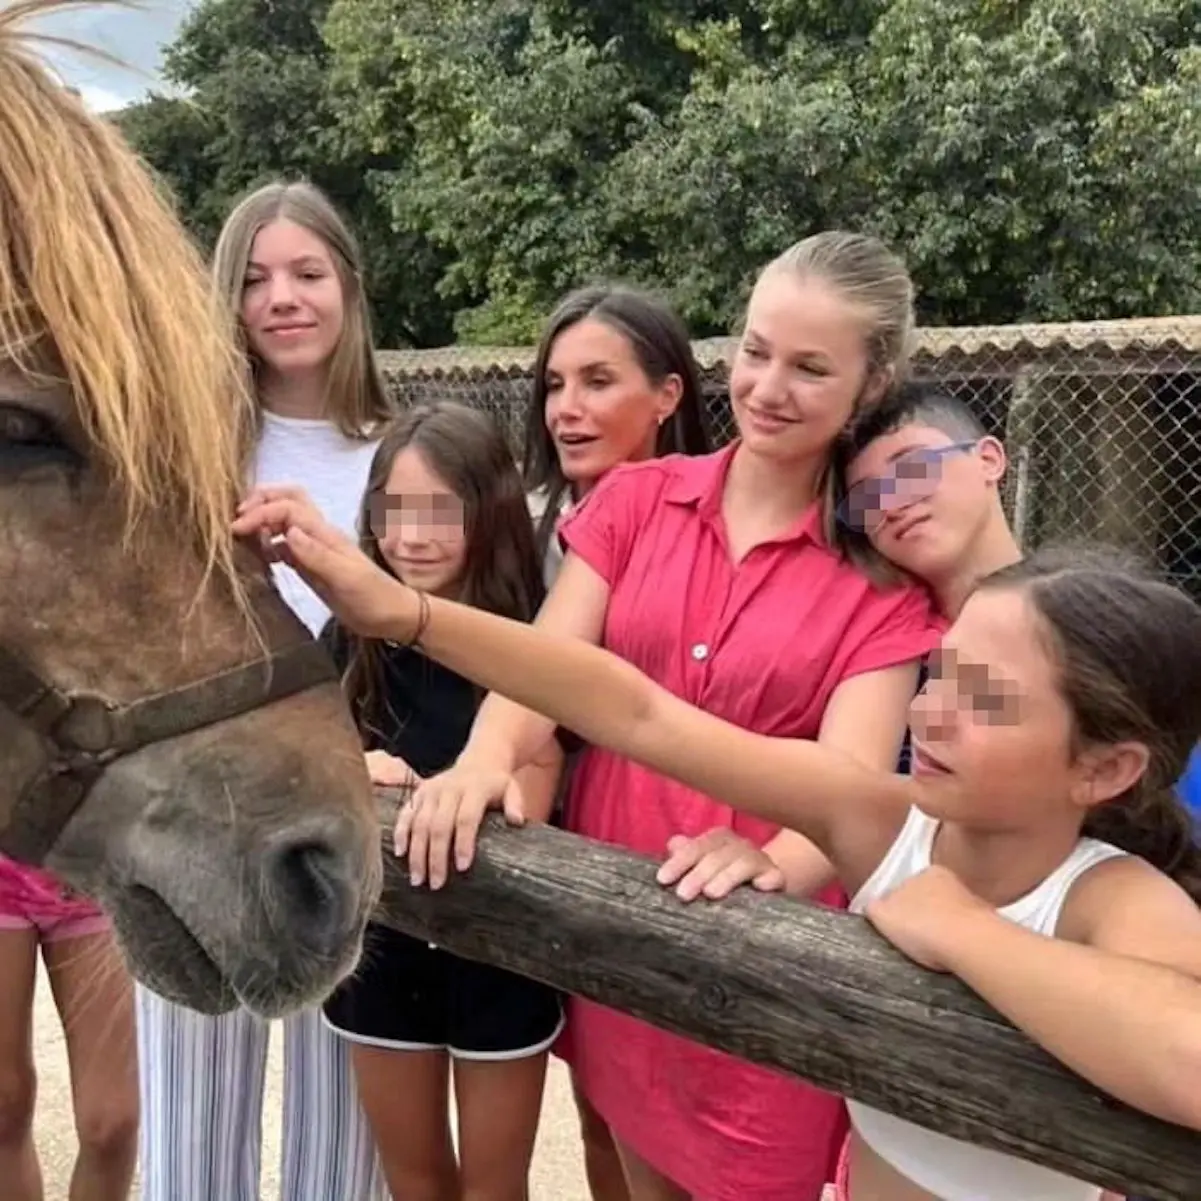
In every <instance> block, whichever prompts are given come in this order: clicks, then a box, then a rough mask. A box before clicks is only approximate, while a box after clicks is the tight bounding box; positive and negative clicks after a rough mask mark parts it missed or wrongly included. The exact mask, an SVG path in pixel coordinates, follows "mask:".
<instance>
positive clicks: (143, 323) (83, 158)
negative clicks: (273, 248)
mask: <svg viewBox="0 0 1201 1201" xmlns="http://www.w3.org/2000/svg"><path fill="white" fill-rule="evenodd" d="M92 2H93V3H96V2H98V3H101V4H108V5H111V6H113V7H131V6H130V5H128V4H122V3H121V0H92ZM82 6H83V5H82V4H81V0H0V355H3V356H5V357H7V358H9V359H10V360H11V361H12V363H13V364H14V366H15V367H16V368H17V370H19V371H20V372H21V373H22V374H24V375H26V376H28V377H29V378H36V379H40V380H45V378H46V375H47V373H50V374H53V375H54V376H55V377H56V378H58V379H61V380H64V381H65V382H66V384H67V385H68V386H69V387H70V389H71V392H72V395H73V399H74V404H75V408H76V412H77V414H78V417H79V420H80V422H81V424H82V426H83V428H84V431H85V433H86V434H87V436H88V438H89V439H90V441H91V444H92V447H93V450H94V452H95V453H96V454H97V455H98V456H99V457H100V459H101V460H102V461H104V462H105V463H106V464H107V467H108V469H109V471H110V473H111V475H112V478H113V479H114V481H115V483H116V484H117V486H118V488H119V490H120V492H121V494H122V497H123V501H124V506H125V530H126V539H127V547H128V548H129V549H131V550H133V551H134V552H135V553H136V551H137V548H138V545H139V543H140V540H139V539H138V538H137V537H136V535H137V534H138V533H139V531H140V530H142V529H144V528H145V525H144V523H145V519H146V518H147V517H149V516H151V515H154V516H157V517H158V518H159V519H160V520H161V518H162V517H163V516H164V514H165V513H166V514H171V515H173V516H175V517H176V518H177V519H178V521H179V522H180V523H181V528H182V529H185V530H189V531H192V533H193V535H194V537H195V539H196V541H197V549H198V551H199V554H200V556H201V559H202V562H203V564H204V569H205V571H204V580H205V584H207V583H208V582H209V581H210V580H211V579H214V578H217V579H223V580H224V582H226V583H227V584H228V585H229V586H230V587H231V588H232V590H233V593H234V595H235V597H237V598H238V599H239V601H240V602H242V603H244V602H245V593H244V590H243V587H242V584H241V583H240V582H239V576H238V572H237V570H236V568H235V564H234V540H233V538H232V536H231V534H230V529H229V523H230V520H231V517H232V514H233V508H234V505H235V503H236V498H237V497H238V495H239V494H240V493H241V491H242V489H243V482H244V481H243V464H244V462H245V457H246V452H247V448H248V443H247V438H248V436H249V433H248V431H250V430H252V429H253V405H252V401H251V397H250V394H249V391H248V387H247V382H246V371H245V362H244V358H243V356H242V355H241V354H240V352H239V350H238V344H237V341H236V339H235V336H234V319H233V315H232V314H230V313H228V311H227V309H226V306H225V304H224V303H223V302H222V301H221V299H220V298H219V297H218V296H217V295H216V291H215V289H214V288H213V287H212V285H211V283H210V279H209V273H208V270H207V268H206V266H205V264H204V261H203V259H202V257H201V255H200V252H199V250H198V248H197V247H196V246H195V244H194V243H193V241H192V239H191V238H190V237H189V235H188V234H187V233H186V231H185V230H184V227H183V225H182V224H181V223H180V221H179V219H178V217H177V216H176V213H175V209H174V204H173V202H172V201H171V200H170V199H169V197H168V193H167V190H166V188H165V187H164V186H163V185H162V184H161V183H160V182H159V181H158V180H157V179H156V178H155V177H154V176H153V175H152V173H151V171H150V169H149V168H148V167H147V166H146V165H145V164H144V163H143V162H142V160H141V159H139V158H138V156H137V155H136V154H135V153H134V151H133V150H132V148H131V147H130V146H129V145H128V143H127V142H126V141H125V139H124V137H123V136H122V135H121V134H120V132H119V131H118V130H117V129H116V127H115V126H114V125H112V124H110V123H109V122H108V121H106V120H104V119H102V118H100V117H98V116H96V115H94V114H93V113H91V112H89V111H88V109H87V108H86V106H85V105H84V103H83V101H82V100H81V99H80V98H79V97H78V96H77V95H76V94H75V93H73V92H72V91H71V90H69V89H68V88H67V87H65V86H63V84H62V83H61V82H60V81H59V80H58V79H57V78H56V77H55V76H54V75H53V74H52V73H51V71H50V69H49V68H48V66H47V65H46V64H45V63H44V62H43V61H42V60H41V59H40V57H39V56H38V55H37V54H36V52H35V47H36V44H37V43H39V42H46V43H52V44H59V45H68V46H72V47H74V48H75V49H83V50H85V51H86V50H88V49H89V48H87V47H80V46H79V44H77V43H73V42H71V41H70V40H69V39H64V38H57V37H53V36H49V35H45V34H42V33H40V32H37V31H34V30H31V29H28V28H27V26H28V23H29V22H30V21H31V20H32V19H34V18H40V17H42V16H45V15H47V14H49V13H51V12H54V11H58V10H62V9H67V8H77V7H82ZM100 56H101V57H111V56H106V55H103V54H102V53H101V55H100Z"/></svg>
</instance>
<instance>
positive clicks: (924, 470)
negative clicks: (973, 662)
mask: <svg viewBox="0 0 1201 1201" xmlns="http://www.w3.org/2000/svg"><path fill="white" fill-rule="evenodd" d="M846 462H847V466H846V473H845V483H846V493H845V497H844V499H843V501H842V503H841V504H840V505H839V508H838V518H839V522H840V524H841V525H843V526H844V528H845V529H847V530H848V531H849V534H850V536H851V537H862V538H866V539H867V540H868V541H869V542H870V543H871V545H872V546H873V547H874V548H875V549H876V551H877V552H878V553H879V554H881V555H882V556H883V557H884V558H886V559H887V560H889V562H891V563H893V564H895V565H896V566H897V567H900V568H901V569H903V570H904V571H907V572H908V573H909V574H911V575H913V576H916V577H917V578H918V579H920V580H922V581H923V582H924V583H925V584H926V585H927V586H928V587H929V588H930V590H931V592H932V593H933V594H934V598H935V600H936V601H937V603H938V607H939V609H940V610H941V612H942V614H943V615H944V616H945V617H946V618H947V619H948V620H949V621H953V620H954V619H955V617H956V616H957V615H958V613H959V610H960V609H961V608H962V607H963V603H964V601H965V600H966V599H967V597H968V594H969V593H970V592H971V590H972V587H973V585H974V584H975V582H976V580H978V579H979V578H980V577H981V576H984V575H988V574H989V573H991V572H994V571H998V570H999V569H1000V568H1002V567H1007V566H1009V565H1010V564H1012V563H1015V562H1017V561H1018V560H1019V559H1020V558H1021V557H1022V552H1021V550H1020V549H1019V548H1018V544H1017V541H1016V539H1015V538H1014V536H1013V532H1012V531H1011V530H1010V528H1009V522H1008V521H1007V520H1006V517H1005V512H1004V510H1003V509H1002V507H1001V489H1000V485H1001V480H1002V477H1003V476H1004V474H1005V448H1004V447H1003V446H1002V445H1001V443H1000V442H999V441H998V440H997V439H996V438H993V437H990V436H989V435H988V434H987V433H986V432H985V429H984V427H983V426H982V425H981V424H980V421H979V420H978V419H977V417H976V416H975V414H974V413H972V411H971V410H970V409H969V408H968V407H967V406H966V405H965V404H964V403H963V402H962V401H959V400H956V399H955V398H954V397H953V396H949V395H947V394H946V393H945V392H941V391H939V390H938V389H936V388H933V387H929V386H926V385H922V384H911V385H907V386H905V387H903V388H900V389H898V390H897V391H896V392H895V393H894V394H893V396H891V397H890V398H889V399H888V400H886V401H885V402H884V403H883V404H882V405H880V407H879V408H877V409H876V410H875V411H874V412H872V413H870V414H869V415H868V416H867V417H866V418H865V419H864V420H863V421H862V422H861V423H860V424H859V425H858V426H857V427H856V429H855V430H854V432H853V433H852V436H851V446H850V450H849V453H848V455H847V460H846Z"/></svg>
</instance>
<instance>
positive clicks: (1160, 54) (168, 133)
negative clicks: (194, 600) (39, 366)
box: [126, 0, 1201, 345]
mask: <svg viewBox="0 0 1201 1201" xmlns="http://www.w3.org/2000/svg"><path fill="white" fill-rule="evenodd" d="M1199 18H1201V5H1199V4H1198V0H1127V2H1126V3H1124V4H1121V5H1115V4H1113V3H1112V0H1022V2H1021V3H1019V4H1013V3H1003V2H1002V0H723V2H721V3H719V2H718V0H611V2H609V3H606V4H597V3H595V0H333V2H332V4H331V3H329V0H295V2H294V3H293V4H290V5H288V6H287V7H286V9H285V8H284V7H283V6H279V5H277V4H274V3H270V2H269V0H201V4H200V7H199V8H198V9H197V10H196V11H195V14H194V16H193V18H192V19H191V21H190V22H189V24H188V25H187V26H186V27H185V29H184V31H183V33H182V35H181V38H180V41H179V43H178V44H177V46H176V47H175V48H174V49H173V51H172V53H171V55H170V57H169V60H168V74H169V75H170V77H171V78H172V79H173V81H174V82H176V83H178V84H180V85H182V86H183V87H185V88H186V89H188V90H189V91H190V93H191V96H192V99H193V101H194V106H193V107H189V106H188V105H186V104H184V103H182V102H180V101H176V100H168V99H166V98H163V97H156V98H154V99H153V100H152V101H150V102H149V103H148V104H147V105H144V106H141V107H140V108H138V109H135V110H133V111H132V112H130V113H129V114H128V116H127V118H126V121H127V128H129V129H130V131H131V134H132V136H133V137H134V140H135V141H136V142H137V143H138V144H139V145H140V146H142V147H143V149H144V150H145V151H146V153H147V154H148V157H150V159H151V161H153V162H154V163H155V164H156V165H158V166H160V168H161V169H162V170H163V171H164V172H165V174H166V175H167V176H168V178H169V179H170V180H171V181H172V182H173V183H174V185H175V187H176V189H177V191H178V193H179V195H180V198H181V202H182V204H183V206H184V208H185V211H186V212H187V213H188V215H189V218H190V219H191V220H192V222H193V224H194V226H195V227H196V228H197V229H198V230H200V231H202V232H204V233H205V235H206V236H211V234H212V232H214V231H215V228H216V226H217V225H218V224H219V221H220V219H221V217H222V216H223V214H224V212H225V211H226V210H227V208H228V204H229V201H230V199H231V198H232V196H233V195H234V194H236V193H237V192H238V191H240V190H241V189H242V188H243V187H245V186H247V185H249V184H251V183H253V182H256V181H257V180H258V179H259V178H260V177H262V176H263V175H269V174H275V173H288V174H292V173H298V174H305V175H308V176H310V177H311V178H313V179H314V180H315V181H316V182H317V183H319V184H320V185H321V186H323V187H325V188H326V189H327V190H329V191H330V192H331V194H333V195H334V197H335V198H336V199H337V200H338V201H339V203H340V204H341V205H342V207H343V208H344V209H345V211H346V212H347V214H348V216H349V217H350V219H351V220H352V221H353V222H354V224H355V228H356V230H357V232H358V233H359V236H360V238H361V240H362V241H363V243H364V245H365V247H366V248H367V253H368V255H369V257H370V262H371V266H372V276H373V284H372V295H373V297H374V298H375V309H376V320H377V324H378V326H379V329H380V332H381V338H380V340H381V342H385V343H388V344H393V345H396V344H406V343H408V344H418V345H422V344H432V343H436V342H440V341H448V340H450V339H451V338H452V337H457V338H458V339H460V340H466V341H476V342H493V343H499V342H527V341H529V340H530V339H531V338H532V337H533V336H534V334H535V333H536V331H537V328H538V326H539V325H540V323H541V321H542V320H543V319H544V316H545V313H546V312H547V311H548V309H549V308H550V307H551V306H552V305H553V304H554V302H555V301H556V300H557V299H558V298H559V296H560V295H561V294H562V293H563V292H564V291H566V290H567V289H569V288H571V287H573V286H575V285H578V284H580V283H582V282H585V281H587V280H589V279H593V278H596V277H609V278H623V279H627V280H631V281H635V282H640V283H644V284H646V285H650V286H653V287H655V288H658V289H660V290H663V291H665V292H667V293H668V294H669V295H671V296H672V297H673V299H674V300H675V301H676V303H677V304H678V305H679V307H680V308H681V310H682V312H683V313H684V315H685V316H686V317H687V319H688V320H689V322H690V323H691V325H692V327H693V330H694V332H695V333H696V334H698V335H704V334H709V333H716V332H720V331H724V330H726V329H728V328H729V326H730V324H731V322H732V321H734V320H735V319H736V318H737V316H738V313H739V310H740V308H741V306H742V303H743V300H744V297H745V294H746V290H747V287H748V285H749V283H750V281H751V280H752V279H753V277H754V275H755V272H756V271H757V269H758V268H759V267H760V266H761V265H762V264H763V263H764V262H765V261H767V259H769V258H770V257H772V256H773V255H775V254H777V253H778V252H779V251H781V250H782V249H783V248H784V247H786V246H787V245H788V244H789V243H791V242H792V241H794V240H795V239H796V238H799V237H801V236H804V235H805V234H807V233H810V232H813V231H815V230H818V229H821V228H828V227H831V226H837V225H841V226H849V227H852V228H860V229H868V230H872V231H875V232H878V233H879V234H881V235H882V236H883V237H885V238H886V239H887V240H888V241H889V242H890V243H892V244H893V245H894V246H895V247H896V248H897V249H898V251H900V252H901V253H902V254H903V255H904V256H905V258H906V260H907V261H908V262H909V264H910V266H911V268H912V270H913V272H914V275H915V278H916V280H917V283H918V287H919V294H920V297H921V307H922V315H923V318H924V319H925V320H926V321H931V322H941V323H948V324H968V323H977V322H1008V321H1020V320H1039V319H1067V318H1090V317H1105V316H1119V315H1138V314H1146V315H1152V314H1157V313H1167V312H1172V311H1182V310H1185V311H1197V309H1198V308H1199V307H1201V205H1198V203H1197V200H1198V196H1199V195H1201V149H1199V147H1198V142H1197V130H1198V128H1201V112H1199V111H1198V110H1199V107H1201V50H1199V49H1198V47H1197V46H1196V45H1195V42H1196V30H1197V27H1198V20H1199Z"/></svg>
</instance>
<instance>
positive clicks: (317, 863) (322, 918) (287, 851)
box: [267, 837, 352, 953]
mask: <svg viewBox="0 0 1201 1201" xmlns="http://www.w3.org/2000/svg"><path fill="white" fill-rule="evenodd" d="M267 872H268V877H269V879H270V882H271V884H272V886H273V888H274V891H275V893H276V896H277V898H278V899H279V901H280V903H281V907H282V910H283V913H282V917H283V920H284V921H285V922H286V923H287V924H288V925H289V927H291V928H292V929H294V930H295V935H296V936H298V937H299V938H300V939H301V940H302V941H304V942H306V943H308V944H309V945H310V946H312V947H314V948H315V949H317V950H322V951H327V952H329V953H334V952H336V950H337V948H338V944H339V943H340V942H341V940H342V939H343V938H344V937H345V934H346V926H347V922H348V920H349V918H350V913H349V910H350V908H351V907H352V898H351V894H350V890H349V889H347V887H346V881H345V876H346V873H345V870H344V866H343V862H342V857H341V856H340V855H339V854H338V853H337V851H336V850H335V849H334V847H333V846H331V845H330V843H328V842H323V841H321V840H320V839H317V838H311V837H310V838H303V839H295V840H293V841H290V842H288V843H286V844H284V845H283V846H280V847H277V848H275V849H274V850H273V851H272V852H271V853H270V858H269V860H268V864H267Z"/></svg>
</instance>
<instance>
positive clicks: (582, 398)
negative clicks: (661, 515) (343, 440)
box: [523, 284, 709, 1201]
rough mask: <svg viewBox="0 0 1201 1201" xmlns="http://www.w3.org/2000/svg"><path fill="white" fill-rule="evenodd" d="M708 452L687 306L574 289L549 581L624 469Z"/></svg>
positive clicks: (547, 376)
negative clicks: (565, 538) (591, 498)
mask: <svg viewBox="0 0 1201 1201" xmlns="http://www.w3.org/2000/svg"><path fill="white" fill-rule="evenodd" d="M708 450H709V437H708V433H707V430H706V421H705V402H704V395H703V393H702V392H701V383H700V372H699V370H698V369H697V365H696V360H695V358H694V357H693V354H692V344H691V342H690V341H689V339H688V330H687V328H686V327H685V325H684V323H683V321H681V320H680V318H679V316H678V315H677V314H676V313H675V311H674V310H673V309H671V308H670V307H669V306H668V305H666V304H664V303H663V302H662V301H660V300H657V299H655V298H654V297H653V296H651V295H649V294H648V293H645V292H640V291H636V290H634V289H632V288H626V287H618V286H611V285H605V284H598V285H593V286H591V287H587V288H581V289H579V290H578V291H575V292H572V293H571V294H570V295H568V296H566V297H565V298H564V299H563V300H562V301H561V302H560V304H559V306H558V308H556V309H555V311H554V312H553V313H552V314H551V316H550V319H549V320H548V321H547V323H546V328H545V329H544V330H543V332H542V339H541V341H540V342H539V344H538V351H537V355H536V357H535V366H534V393H533V397H532V403H531V405H530V407H529V410H528V416H527V418H526V426H525V452H524V456H523V458H524V466H525V483H526V487H527V489H528V490H529V505H530V513H531V515H532V516H533V518H534V521H535V526H536V529H535V536H536V540H537V546H538V554H539V556H540V559H541V561H542V563H543V571H544V575H545V579H546V584H547V587H548V588H549V587H550V586H551V585H552V584H553V583H554V581H555V577H556V576H557V575H558V573H559V568H560V567H561V566H562V563H563V545H562V543H561V542H560V540H559V537H558V534H557V532H556V529H555V527H556V523H557V522H558V520H559V518H560V517H562V516H563V515H564V514H565V513H566V512H568V510H569V509H570V508H571V507H572V506H573V505H574V504H576V503H577V502H578V501H581V500H582V499H583V498H584V497H585V496H586V495H587V494H588V493H589V492H590V491H591V490H592V488H593V487H594V486H595V485H596V484H597V483H598V482H599V481H600V480H601V479H602V478H603V477H604V476H605V475H607V474H608V472H609V471H610V470H611V469H612V468H614V467H617V466H619V465H620V464H622V463H631V462H637V461H640V460H643V459H653V458H659V457H661V456H663V455H669V454H686V455H703V454H706V453H707V452H708ZM560 1049H561V1050H562V1049H563V1048H560ZM573 1082H574V1077H573ZM573 1091H574V1092H575V1098H576V1105H577V1107H578V1109H579V1114H580V1133H581V1137H582V1139H583V1142H584V1166H585V1170H586V1172H587V1175H588V1186H589V1189H590V1191H591V1194H592V1198H593V1201H626V1199H627V1198H628V1197H629V1189H628V1188H627V1186H626V1181H625V1174H624V1172H623V1171H622V1167H621V1161H620V1160H619V1159H618V1156H617V1148H616V1146H615V1145H614V1143H613V1137H612V1135H611V1134H610V1133H609V1128H608V1126H607V1125H606V1124H605V1122H604V1121H603V1120H602V1119H601V1117H600V1115H599V1114H598V1113H597V1112H596V1111H595V1110H594V1109H593V1108H592V1106H591V1105H590V1104H589V1103H588V1101H587V1099H586V1098H585V1097H584V1095H583V1094H582V1093H581V1092H580V1090H579V1089H578V1088H575V1089H574V1090H573Z"/></svg>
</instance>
